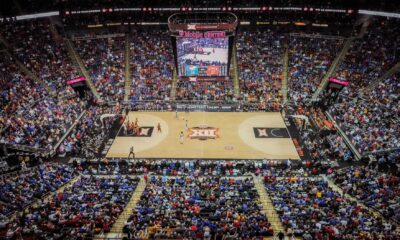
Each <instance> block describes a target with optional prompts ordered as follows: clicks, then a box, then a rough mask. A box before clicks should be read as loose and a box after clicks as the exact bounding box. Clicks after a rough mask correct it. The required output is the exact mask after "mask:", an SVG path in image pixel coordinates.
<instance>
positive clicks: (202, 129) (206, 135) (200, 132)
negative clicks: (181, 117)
mask: <svg viewBox="0 0 400 240" xmlns="http://www.w3.org/2000/svg"><path fill="white" fill-rule="evenodd" d="M218 131H219V128H215V127H210V126H207V125H202V126H197V127H193V128H189V129H188V132H189V134H188V138H190V139H198V140H208V139H217V138H218V137H219V135H218Z"/></svg>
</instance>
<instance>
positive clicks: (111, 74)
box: [74, 36, 125, 102]
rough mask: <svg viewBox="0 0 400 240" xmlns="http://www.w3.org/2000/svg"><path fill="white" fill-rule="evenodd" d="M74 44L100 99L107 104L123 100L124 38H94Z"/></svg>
mask: <svg viewBox="0 0 400 240" xmlns="http://www.w3.org/2000/svg"><path fill="white" fill-rule="evenodd" d="M74 43H75V47H76V50H77V52H78V54H79V55H80V57H81V59H82V61H83V62H84V64H85V67H86V69H87V70H88V72H89V75H90V78H91V80H92V81H93V84H94V86H95V88H96V90H97V91H98V92H99V94H100V97H101V98H102V99H103V100H104V101H107V102H108V101H121V100H123V98H124V94H125V91H124V86H125V59H124V56H125V38H124V37H120V36H119V37H102V36H99V37H96V36H95V37H89V38H88V39H85V40H77V41H74Z"/></svg>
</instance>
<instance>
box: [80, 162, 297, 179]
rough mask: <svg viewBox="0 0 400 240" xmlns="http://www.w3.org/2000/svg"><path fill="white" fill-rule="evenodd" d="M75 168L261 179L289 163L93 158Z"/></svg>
mask: <svg viewBox="0 0 400 240" xmlns="http://www.w3.org/2000/svg"><path fill="white" fill-rule="evenodd" d="M74 164H75V165H76V167H77V168H81V169H83V172H84V173H85V174H103V175H110V174H127V175H141V174H143V175H148V174H150V173H151V174H156V175H163V176H181V175H187V176H189V175H190V176H194V177H197V176H213V177H217V176H227V177H228V176H242V175H249V174H255V175H257V176H259V175H265V174H267V173H269V172H270V171H271V169H272V170H274V171H278V169H281V168H285V167H286V166H287V165H291V163H289V164H288V163H287V162H285V161H273V160H266V159H265V160H261V161H251V160H235V161H226V160H205V159H202V160H175V159H155V160H144V159H135V160H134V161H132V160H129V159H116V160H112V159H111V160H110V159H107V158H94V159H91V160H86V159H80V158H77V159H75V163H74Z"/></svg>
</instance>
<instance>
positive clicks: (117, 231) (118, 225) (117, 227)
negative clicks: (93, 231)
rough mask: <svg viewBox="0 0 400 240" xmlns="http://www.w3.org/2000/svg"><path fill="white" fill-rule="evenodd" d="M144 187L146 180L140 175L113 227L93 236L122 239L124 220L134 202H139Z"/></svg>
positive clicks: (132, 208)
mask: <svg viewBox="0 0 400 240" xmlns="http://www.w3.org/2000/svg"><path fill="white" fill-rule="evenodd" d="M145 188H146V182H145V181H144V179H143V177H141V178H140V182H139V183H138V185H137V187H136V189H135V191H134V192H133V194H132V197H131V199H130V200H129V202H128V203H127V204H126V207H125V209H124V211H123V212H122V213H121V215H119V217H118V219H117V220H116V221H115V223H114V225H113V227H112V228H111V231H110V232H109V233H106V234H99V235H97V236H96V237H95V239H122V238H123V237H124V236H125V234H124V233H123V232H122V230H123V228H124V225H125V222H126V221H127V220H128V218H129V217H130V216H131V214H132V212H133V210H134V209H135V208H136V204H137V203H138V202H139V200H140V197H141V196H142V193H143V191H144V189H145Z"/></svg>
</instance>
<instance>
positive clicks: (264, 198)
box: [253, 176, 285, 234]
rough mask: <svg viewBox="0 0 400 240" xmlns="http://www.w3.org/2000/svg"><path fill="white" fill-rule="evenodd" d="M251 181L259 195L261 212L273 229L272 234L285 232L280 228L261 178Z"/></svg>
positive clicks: (276, 214)
mask: <svg viewBox="0 0 400 240" xmlns="http://www.w3.org/2000/svg"><path fill="white" fill-rule="evenodd" d="M253 179H254V185H255V187H256V189H257V192H258V194H259V195H260V199H259V203H260V204H261V205H262V210H263V212H264V214H265V215H266V216H267V218H268V221H269V222H270V223H271V225H272V229H274V234H277V233H279V232H281V231H282V232H285V231H284V229H283V226H282V222H281V219H280V217H279V215H278V213H277V212H276V210H275V208H274V205H273V204H272V201H271V198H270V196H269V195H268V193H267V191H266V190H265V187H264V183H263V182H262V178H260V177H256V176H253Z"/></svg>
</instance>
